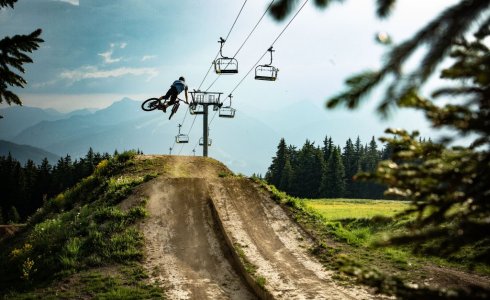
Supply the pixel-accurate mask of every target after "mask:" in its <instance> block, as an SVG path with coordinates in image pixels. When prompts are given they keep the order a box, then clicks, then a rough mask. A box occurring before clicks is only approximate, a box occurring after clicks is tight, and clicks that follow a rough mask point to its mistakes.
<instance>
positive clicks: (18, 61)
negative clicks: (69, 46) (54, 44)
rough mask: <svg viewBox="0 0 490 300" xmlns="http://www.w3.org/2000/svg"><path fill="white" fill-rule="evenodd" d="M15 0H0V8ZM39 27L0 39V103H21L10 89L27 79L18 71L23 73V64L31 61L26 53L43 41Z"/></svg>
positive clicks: (21, 85)
mask: <svg viewBox="0 0 490 300" xmlns="http://www.w3.org/2000/svg"><path fill="white" fill-rule="evenodd" d="M15 2H17V0H0V9H1V8H3V7H10V8H13V7H14V3H15ZM40 35H41V29H37V30H35V31H33V32H32V33H30V34H28V35H15V36H13V37H5V38H3V39H2V40H0V103H2V102H3V101H5V102H6V103H7V104H8V105H11V104H12V103H13V104H17V105H22V101H21V100H20V98H19V97H18V96H17V95H16V94H15V93H14V92H12V91H11V90H10V88H12V87H21V88H23V87H24V86H25V85H26V84H27V81H26V80H25V79H24V78H23V77H22V76H21V75H19V74H18V73H19V72H20V73H21V74H23V73H25V69H24V66H23V65H24V64H26V63H32V59H31V58H30V57H29V56H28V55H27V54H26V53H32V52H33V51H34V50H37V49H38V48H39V44H40V43H42V42H44V40H42V39H41V38H40Z"/></svg>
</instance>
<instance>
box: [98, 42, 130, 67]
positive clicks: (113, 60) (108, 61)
mask: <svg viewBox="0 0 490 300" xmlns="http://www.w3.org/2000/svg"><path fill="white" fill-rule="evenodd" d="M127 45H128V43H126V42H122V43H119V44H117V43H110V44H109V46H110V47H111V48H110V49H109V50H107V51H106V52H102V53H98V55H99V56H102V57H103V58H104V63H106V64H113V63H116V62H119V61H121V59H122V57H118V58H112V55H113V54H114V48H116V47H119V48H120V49H124V48H126V46H127Z"/></svg>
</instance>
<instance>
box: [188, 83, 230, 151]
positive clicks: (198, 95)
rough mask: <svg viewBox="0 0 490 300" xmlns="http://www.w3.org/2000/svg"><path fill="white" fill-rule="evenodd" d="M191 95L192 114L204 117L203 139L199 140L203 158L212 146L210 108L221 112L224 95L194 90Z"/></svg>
mask: <svg viewBox="0 0 490 300" xmlns="http://www.w3.org/2000/svg"><path fill="white" fill-rule="evenodd" d="M190 94H191V96H192V101H191V103H190V104H189V110H190V114H191V115H203V123H202V138H201V139H200V140H199V144H200V145H201V146H203V150H202V156H204V157H207V156H208V147H209V146H210V145H211V140H210V139H209V128H208V124H209V122H208V115H209V107H210V106H211V107H212V108H213V110H214V111H217V110H219V109H220V107H221V106H222V105H223V104H222V102H221V101H220V98H221V95H222V94H223V93H218V92H202V91H196V90H194V91H192V92H190Z"/></svg>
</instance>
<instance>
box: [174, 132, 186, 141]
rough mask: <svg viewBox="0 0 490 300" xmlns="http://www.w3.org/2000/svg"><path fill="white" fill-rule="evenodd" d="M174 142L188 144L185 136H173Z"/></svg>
mask: <svg viewBox="0 0 490 300" xmlns="http://www.w3.org/2000/svg"><path fill="white" fill-rule="evenodd" d="M175 142H176V143H177V144H187V143H189V136H188V135H187V134H183V133H181V134H178V135H176V136H175Z"/></svg>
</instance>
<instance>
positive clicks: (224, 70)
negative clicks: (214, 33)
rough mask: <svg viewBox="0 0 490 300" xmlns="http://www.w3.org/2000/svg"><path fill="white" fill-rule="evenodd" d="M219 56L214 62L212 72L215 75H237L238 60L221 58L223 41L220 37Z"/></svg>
mask: <svg viewBox="0 0 490 300" xmlns="http://www.w3.org/2000/svg"><path fill="white" fill-rule="evenodd" d="M218 43H220V44H221V45H220V48H219V55H220V57H219V58H217V59H216V60H215V61H214V71H215V72H216V74H236V73H238V60H236V59H235V58H233V57H226V56H223V52H222V51H223V44H224V43H225V40H224V39H223V38H221V37H220V40H219V41H218Z"/></svg>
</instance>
